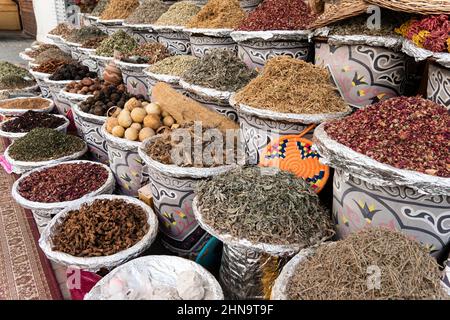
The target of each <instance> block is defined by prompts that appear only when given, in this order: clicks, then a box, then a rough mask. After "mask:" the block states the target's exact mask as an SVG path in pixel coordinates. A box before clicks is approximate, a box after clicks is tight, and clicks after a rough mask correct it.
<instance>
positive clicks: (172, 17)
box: [155, 1, 200, 26]
mask: <svg viewBox="0 0 450 320" xmlns="http://www.w3.org/2000/svg"><path fill="white" fill-rule="evenodd" d="M199 11H200V7H199V6H198V5H197V4H195V3H194V2H192V1H180V2H177V3H174V4H173V5H171V6H170V8H169V10H167V12H165V13H163V14H162V15H161V17H159V19H158V20H157V21H156V23H155V24H156V25H161V26H185V25H186V24H187V23H188V22H189V21H190V20H191V19H192V18H193V17H194V16H195V15H196V14H198V13H199Z"/></svg>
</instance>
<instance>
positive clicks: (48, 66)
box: [32, 59, 67, 74]
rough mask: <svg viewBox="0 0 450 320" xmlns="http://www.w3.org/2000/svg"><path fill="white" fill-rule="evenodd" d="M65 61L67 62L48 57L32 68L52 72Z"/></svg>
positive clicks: (37, 70) (42, 71)
mask: <svg viewBox="0 0 450 320" xmlns="http://www.w3.org/2000/svg"><path fill="white" fill-rule="evenodd" d="M66 63H67V62H66V61H63V60H57V59H50V60H47V61H45V62H44V63H41V64H40V65H38V66H36V67H33V68H32V69H33V71H36V72H41V73H48V74H53V73H54V72H55V71H56V70H58V68H59V67H62V66H64V65H65V64H66Z"/></svg>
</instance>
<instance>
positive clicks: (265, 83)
mask: <svg viewBox="0 0 450 320" xmlns="http://www.w3.org/2000/svg"><path fill="white" fill-rule="evenodd" d="M236 101H237V102H240V103H243V104H245V105H248V106H251V107H254V108H259V109H267V110H272V111H277V112H283V113H299V114H303V113H305V114H319V113H337V112H346V111H349V107H348V106H347V105H346V104H345V102H344V100H343V99H342V98H341V97H340V96H339V94H338V93H337V92H336V89H335V88H334V87H333V86H332V85H331V82H330V75H329V73H328V71H327V70H326V69H324V68H321V67H318V66H315V65H313V64H311V63H307V62H304V61H302V60H298V59H294V58H290V57H286V56H279V57H275V58H272V59H270V60H269V61H268V62H267V64H266V66H265V67H264V71H263V73H262V74H261V75H259V76H258V77H257V78H256V79H254V80H252V81H251V82H250V83H249V84H248V85H247V86H246V87H244V88H243V89H242V90H241V91H239V92H238V93H237V95H236Z"/></svg>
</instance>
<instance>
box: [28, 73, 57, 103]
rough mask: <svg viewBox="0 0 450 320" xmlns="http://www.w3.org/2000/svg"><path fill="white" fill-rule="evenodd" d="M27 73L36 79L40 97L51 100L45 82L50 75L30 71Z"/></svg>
mask: <svg viewBox="0 0 450 320" xmlns="http://www.w3.org/2000/svg"><path fill="white" fill-rule="evenodd" d="M29 72H30V74H31V75H32V76H33V77H34V78H35V79H36V82H37V84H38V86H39V88H40V89H41V94H42V97H44V98H51V96H52V94H51V92H50V88H49V87H48V84H47V83H46V82H45V78H47V77H49V76H50V74H48V73H41V72H36V71H33V70H32V69H30V70H29Z"/></svg>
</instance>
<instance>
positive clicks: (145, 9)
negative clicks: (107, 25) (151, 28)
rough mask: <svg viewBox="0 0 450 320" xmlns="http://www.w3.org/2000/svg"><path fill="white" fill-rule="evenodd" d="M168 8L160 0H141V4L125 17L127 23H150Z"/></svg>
mask: <svg viewBox="0 0 450 320" xmlns="http://www.w3.org/2000/svg"><path fill="white" fill-rule="evenodd" d="M168 9H169V5H168V4H166V3H164V2H162V1H161V0H143V2H142V4H141V5H140V6H139V7H138V8H137V9H136V10H135V11H134V12H133V13H132V14H131V15H130V16H129V17H128V18H126V19H125V22H126V23H129V24H152V23H155V22H156V20H158V18H159V17H161V15H162V14H163V13H164V12H166V11H167V10H168Z"/></svg>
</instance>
